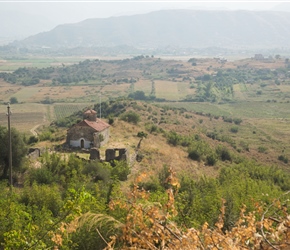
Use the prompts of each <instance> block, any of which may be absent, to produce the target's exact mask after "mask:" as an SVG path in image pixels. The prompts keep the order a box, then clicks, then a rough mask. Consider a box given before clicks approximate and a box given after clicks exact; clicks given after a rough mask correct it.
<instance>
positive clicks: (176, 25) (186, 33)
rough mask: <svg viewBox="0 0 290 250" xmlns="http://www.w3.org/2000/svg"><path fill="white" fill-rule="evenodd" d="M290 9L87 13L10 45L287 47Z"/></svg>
mask: <svg viewBox="0 0 290 250" xmlns="http://www.w3.org/2000/svg"><path fill="white" fill-rule="evenodd" d="M289 26H290V13H288V12H277V11H244V10H239V11H220V10H219V11H202V10H161V11H154V12H151V13H148V14H136V15H132V16H118V17H109V18H90V19H86V20H84V21H82V22H78V23H73V24H62V25H58V26H57V27H55V28H54V29H52V30H50V31H48V32H42V33H39V34H37V35H34V36H30V37H28V38H26V39H24V40H22V41H17V42H15V43H14V44H15V45H16V46H20V47H42V46H45V47H51V48H74V47H100V46H104V47H113V46H120V45H128V46H135V47H139V48H140V47H144V48H159V47H165V46H176V47H184V48H189V47H192V48H193V47H196V48H202V47H211V46H218V47H226V48H237V47H239V48H242V47H245V48H255V47H264V48H265V47H268V48H275V47H289V45H288V41H289V39H290V31H289V30H288V27H289Z"/></svg>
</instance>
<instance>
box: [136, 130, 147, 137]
mask: <svg viewBox="0 0 290 250" xmlns="http://www.w3.org/2000/svg"><path fill="white" fill-rule="evenodd" d="M147 135H148V134H146V133H145V132H143V131H141V132H138V133H137V137H140V138H142V137H145V138H146V137H147Z"/></svg>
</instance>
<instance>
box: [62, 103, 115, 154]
mask: <svg viewBox="0 0 290 250" xmlns="http://www.w3.org/2000/svg"><path fill="white" fill-rule="evenodd" d="M96 115H97V112H96V111H94V110H92V109H90V110H87V111H86V112H85V113H84V119H83V120H82V121H81V122H79V123H77V124H75V125H73V126H72V127H71V128H70V129H68V131H67V139H66V141H67V144H68V145H69V146H70V147H73V148H92V147H96V148H99V147H101V146H103V145H104V144H106V143H107V142H108V140H109V136H110V125H109V124H108V123H106V122H104V121H102V120H101V119H98V118H97V117H96Z"/></svg>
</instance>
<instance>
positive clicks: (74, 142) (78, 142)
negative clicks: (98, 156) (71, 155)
mask: <svg viewBox="0 0 290 250" xmlns="http://www.w3.org/2000/svg"><path fill="white" fill-rule="evenodd" d="M82 139H83V140H84V147H85V148H90V147H91V142H90V141H86V140H85V139H84V138H80V139H79V140H70V142H69V145H70V146H71V147H73V148H78V147H79V148H80V147H81V140H82Z"/></svg>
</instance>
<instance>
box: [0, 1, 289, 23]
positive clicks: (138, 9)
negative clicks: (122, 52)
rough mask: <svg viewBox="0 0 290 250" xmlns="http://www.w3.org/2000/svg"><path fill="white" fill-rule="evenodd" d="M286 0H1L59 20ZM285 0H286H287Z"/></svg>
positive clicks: (263, 6)
mask: <svg viewBox="0 0 290 250" xmlns="http://www.w3.org/2000/svg"><path fill="white" fill-rule="evenodd" d="M289 1H290V0H289ZM289 1H287V2H289ZM281 2H283V1H213V0H212V1H182V0H181V1H158V0H157V1H154V0H152V1H142V0H136V1H122V0H120V1H118V0H115V1H94V0H91V1H86V0H84V1H68V0H62V1H54V0H46V1H42V0H34V1H25V0H18V1H14V0H6V1H3V0H0V10H2V11H21V12H26V13H29V14H34V15H41V16H43V17H46V18H48V19H49V20H51V21H53V22H54V23H55V24H62V23H73V22H79V21H82V20H85V19H87V18H105V17H110V16H118V15H133V14H141V13H147V12H150V11H154V10H160V9H173V8H177V9H227V10H236V9H244V10H268V9H271V8H273V7H274V6H276V5H277V4H279V3H281ZM284 2H285V1H284Z"/></svg>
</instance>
